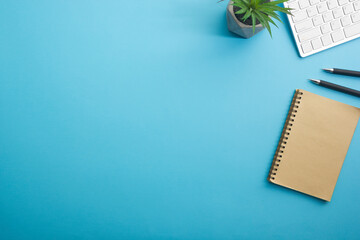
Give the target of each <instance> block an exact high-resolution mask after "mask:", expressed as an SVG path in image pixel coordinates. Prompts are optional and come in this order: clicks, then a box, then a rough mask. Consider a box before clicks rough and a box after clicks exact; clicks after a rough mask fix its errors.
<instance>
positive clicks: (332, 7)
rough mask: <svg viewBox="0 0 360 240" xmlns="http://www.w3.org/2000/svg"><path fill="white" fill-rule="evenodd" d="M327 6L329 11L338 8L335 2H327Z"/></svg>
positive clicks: (333, 0) (334, 0)
mask: <svg viewBox="0 0 360 240" xmlns="http://www.w3.org/2000/svg"><path fill="white" fill-rule="evenodd" d="M327 5H328V8H329V9H330V10H331V9H334V8H336V7H337V6H338V3H337V1H336V0H328V1H327Z"/></svg>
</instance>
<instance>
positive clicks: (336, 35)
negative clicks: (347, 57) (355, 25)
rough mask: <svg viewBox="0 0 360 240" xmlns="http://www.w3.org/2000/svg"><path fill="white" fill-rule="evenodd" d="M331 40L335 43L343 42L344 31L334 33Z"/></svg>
mask: <svg viewBox="0 0 360 240" xmlns="http://www.w3.org/2000/svg"><path fill="white" fill-rule="evenodd" d="M331 38H332V40H333V42H335V43H336V42H339V41H341V40H344V38H345V36H344V33H343V31H342V30H339V31H337V32H333V33H331Z"/></svg>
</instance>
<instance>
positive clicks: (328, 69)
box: [323, 68, 334, 73]
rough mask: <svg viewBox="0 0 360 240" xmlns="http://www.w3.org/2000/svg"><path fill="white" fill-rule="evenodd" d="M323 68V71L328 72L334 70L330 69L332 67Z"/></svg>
mask: <svg viewBox="0 0 360 240" xmlns="http://www.w3.org/2000/svg"><path fill="white" fill-rule="evenodd" d="M323 70H324V71H325V72H330V73H332V72H333V71H334V69H332V68H323Z"/></svg>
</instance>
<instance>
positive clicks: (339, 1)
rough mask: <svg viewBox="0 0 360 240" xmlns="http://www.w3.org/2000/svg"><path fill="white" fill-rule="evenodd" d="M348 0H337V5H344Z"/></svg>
mask: <svg viewBox="0 0 360 240" xmlns="http://www.w3.org/2000/svg"><path fill="white" fill-rule="evenodd" d="M348 2H349V1H348V0H338V3H339V5H340V6H341V5H344V4H347V3H348Z"/></svg>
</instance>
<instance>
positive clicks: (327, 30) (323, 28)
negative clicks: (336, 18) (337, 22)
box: [320, 23, 331, 34]
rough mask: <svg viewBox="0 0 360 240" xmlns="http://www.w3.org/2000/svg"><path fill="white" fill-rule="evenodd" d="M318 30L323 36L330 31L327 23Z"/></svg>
mask: <svg viewBox="0 0 360 240" xmlns="http://www.w3.org/2000/svg"><path fill="white" fill-rule="evenodd" d="M320 29H321V32H322V33H323V34H325V33H328V32H330V31H331V28H330V24H328V23H326V24H324V25H322V26H321V27H320Z"/></svg>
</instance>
